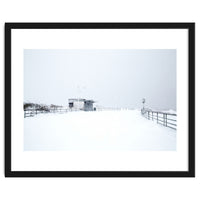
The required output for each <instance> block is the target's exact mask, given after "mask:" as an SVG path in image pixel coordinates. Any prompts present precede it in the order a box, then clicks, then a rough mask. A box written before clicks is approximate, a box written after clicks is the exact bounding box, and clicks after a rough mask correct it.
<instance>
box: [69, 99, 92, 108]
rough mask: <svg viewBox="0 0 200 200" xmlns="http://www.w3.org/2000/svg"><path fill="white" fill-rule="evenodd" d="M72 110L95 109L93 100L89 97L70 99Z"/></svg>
mask: <svg viewBox="0 0 200 200" xmlns="http://www.w3.org/2000/svg"><path fill="white" fill-rule="evenodd" d="M68 102H69V108H70V110H83V111H93V110H94V108H93V103H94V101H93V100H87V99H69V100H68Z"/></svg>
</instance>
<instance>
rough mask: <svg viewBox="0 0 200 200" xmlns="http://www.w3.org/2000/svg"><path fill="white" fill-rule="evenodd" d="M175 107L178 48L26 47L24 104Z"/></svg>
mask: <svg viewBox="0 0 200 200" xmlns="http://www.w3.org/2000/svg"><path fill="white" fill-rule="evenodd" d="M69 98H86V99H93V100H95V101H96V104H97V105H101V106H104V107H112V108H114V107H117V108H141V107H142V103H141V101H142V98H146V106H147V107H149V108H152V109H157V110H169V109H173V110H176V50H175V49H157V50H153V49H147V50H138V49H133V50H132V49H127V50H95V49H89V50H86V49H84V50H56V49H55V50H47V49H44V50H37V49H26V50H24V102H36V103H45V104H57V105H63V106H67V104H68V99H69Z"/></svg>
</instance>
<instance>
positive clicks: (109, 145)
mask: <svg viewBox="0 0 200 200" xmlns="http://www.w3.org/2000/svg"><path fill="white" fill-rule="evenodd" d="M24 150H28V151H35V150H37V151H42V150H47V151H48V150H51V151H54V150H69V151H84V150H86V151H87V150H97V151H99V150H102V151H104V150H105V151H107V150H109V151H126V150H128V151H134V150H136V151H137V150H140V151H175V150H176V130H173V129H170V128H168V127H164V126H162V125H160V124H157V123H156V121H151V120H147V119H146V118H144V117H143V116H142V115H141V112H140V110H116V111H114V110H113V111H96V112H94V111H92V112H84V111H76V112H67V113H63V114H59V113H49V114H38V115H36V116H34V117H27V118H25V119H24Z"/></svg>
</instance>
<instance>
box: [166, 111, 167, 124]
mask: <svg viewBox="0 0 200 200" xmlns="http://www.w3.org/2000/svg"><path fill="white" fill-rule="evenodd" d="M166 126H167V114H166Z"/></svg>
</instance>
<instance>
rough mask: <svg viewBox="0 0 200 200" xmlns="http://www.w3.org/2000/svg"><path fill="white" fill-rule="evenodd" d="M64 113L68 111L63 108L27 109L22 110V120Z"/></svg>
mask: <svg viewBox="0 0 200 200" xmlns="http://www.w3.org/2000/svg"><path fill="white" fill-rule="evenodd" d="M66 112H68V109H64V108H58V109H49V110H40V109H28V110H24V118H26V117H33V116H35V115H38V114H41V113H66Z"/></svg>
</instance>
